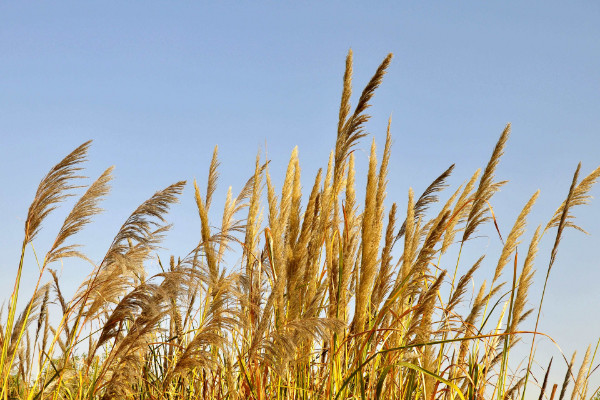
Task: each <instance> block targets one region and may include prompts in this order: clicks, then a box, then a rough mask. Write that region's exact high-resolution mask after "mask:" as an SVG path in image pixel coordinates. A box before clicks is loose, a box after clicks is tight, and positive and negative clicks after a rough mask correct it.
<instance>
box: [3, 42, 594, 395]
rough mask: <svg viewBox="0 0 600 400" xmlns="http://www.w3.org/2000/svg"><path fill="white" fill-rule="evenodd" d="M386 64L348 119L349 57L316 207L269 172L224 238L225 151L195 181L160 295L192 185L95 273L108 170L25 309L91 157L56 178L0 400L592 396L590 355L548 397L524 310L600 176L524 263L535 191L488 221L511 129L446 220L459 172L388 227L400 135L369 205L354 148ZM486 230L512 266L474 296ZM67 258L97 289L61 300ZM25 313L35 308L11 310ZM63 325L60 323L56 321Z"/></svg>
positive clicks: (238, 203)
mask: <svg viewBox="0 0 600 400" xmlns="http://www.w3.org/2000/svg"><path fill="white" fill-rule="evenodd" d="M390 61H391V55H389V56H388V57H386V59H385V60H384V61H383V63H382V64H381V65H380V67H379V68H378V69H377V71H376V73H375V75H374V76H373V78H372V79H371V81H370V82H369V83H368V84H367V86H366V87H365V89H364V90H363V92H362V93H361V95H360V97H359V100H358V102H357V105H356V106H355V107H354V109H353V108H352V107H351V105H350V98H351V87H352V85H351V80H352V54H351V53H349V55H348V58H347V62H346V73H345V75H344V87H343V94H342V101H341V105H340V113H339V124H338V132H337V139H336V145H335V149H334V150H333V151H332V153H331V156H330V159H329V161H328V164H327V165H326V168H325V169H324V170H320V171H319V172H318V174H317V176H316V177H315V178H314V180H313V181H312V184H311V185H310V186H309V187H310V190H308V191H306V190H305V191H304V193H303V189H302V185H301V182H300V178H301V174H300V163H299V159H298V152H297V149H294V151H293V152H292V154H291V157H290V161H289V164H288V168H287V171H286V174H285V180H284V182H283V185H282V187H281V188H280V189H277V188H275V187H274V185H273V183H272V181H271V178H270V174H269V166H268V162H267V161H266V160H262V159H260V157H258V158H257V160H256V164H255V168H254V170H253V171H252V170H251V171H248V177H249V180H248V182H247V183H246V185H245V186H244V187H243V188H242V189H241V190H240V191H239V193H238V194H237V195H234V194H233V193H232V192H231V191H230V192H229V193H228V195H227V198H226V199H225V200H224V202H223V203H222V209H223V212H222V217H221V219H220V220H219V221H214V220H213V221H211V220H210V219H209V215H213V212H210V213H209V211H210V210H211V207H212V208H214V207H216V206H217V201H216V199H213V193H214V191H215V187H216V185H217V180H218V164H219V162H218V160H217V149H216V148H215V152H214V155H213V159H212V161H211V163H210V167H209V176H208V185H207V188H206V190H202V189H201V188H199V187H198V185H197V184H196V183H195V182H194V196H195V200H196V205H197V210H198V218H199V219H200V221H201V227H202V229H201V232H199V236H198V246H197V247H195V248H193V249H190V251H189V253H188V254H183V255H180V256H179V257H171V259H170V261H169V262H168V263H166V262H165V263H164V264H163V262H162V261H161V264H160V265H161V268H162V271H163V272H161V273H159V274H157V275H154V276H149V274H148V272H147V268H146V265H147V263H148V260H149V259H150V258H152V257H155V251H156V249H157V246H158V245H159V244H160V243H161V240H162V238H163V237H164V235H165V234H166V233H167V230H168V229H169V227H170V226H169V225H168V221H167V218H166V217H167V213H168V210H169V207H170V206H171V205H172V204H173V203H175V202H176V201H177V199H178V197H179V196H180V195H181V193H182V190H183V188H184V185H185V182H178V183H175V184H173V185H171V186H169V187H167V188H165V189H163V190H160V191H158V192H157V193H156V194H155V195H154V196H152V197H151V198H150V199H148V200H147V201H145V202H144V203H143V204H141V205H140V206H139V207H138V208H137V209H135V210H134V211H133V213H132V214H131V216H130V217H129V218H128V219H127V220H126V221H125V222H124V223H123V225H122V227H121V229H120V230H119V232H118V234H117V235H116V237H115V238H114V239H113V240H112V242H111V244H110V246H109V248H108V249H107V251H106V254H105V256H104V258H103V259H102V260H101V261H100V262H98V263H95V262H93V261H92V260H89V259H88V258H87V257H86V256H85V255H84V254H82V253H81V252H80V251H79V247H78V246H77V245H75V244H73V243H75V242H74V241H73V240H74V236H75V235H76V234H77V233H78V232H79V231H80V230H81V229H83V228H85V226H86V225H87V224H88V223H89V222H91V219H92V217H93V216H94V215H95V214H97V213H98V212H100V208H99V202H100V201H101V200H102V198H103V197H105V196H106V195H107V194H108V192H109V183H110V180H111V171H112V169H108V170H106V171H105V172H104V173H103V174H102V175H101V176H100V177H99V178H98V179H97V180H96V181H95V182H94V183H93V184H92V185H90V186H89V187H88V188H87V189H86V191H85V192H84V194H83V195H82V196H81V198H80V200H79V201H77V202H76V204H75V206H74V207H73V210H72V211H71V212H70V213H69V215H68V216H67V218H66V219H65V221H64V224H63V225H62V226H61V227H60V228H59V231H58V234H57V237H56V239H55V241H54V242H53V244H52V246H51V248H50V250H48V251H47V252H46V253H45V255H44V256H43V258H37V260H38V267H39V271H40V272H39V276H36V277H35V278H34V279H35V280H36V282H37V283H36V285H35V289H34V294H33V295H32V296H31V298H30V299H27V301H23V299H22V293H20V283H21V281H22V280H23V279H25V278H24V276H23V275H22V273H23V269H24V260H25V254H26V252H28V251H33V246H34V241H35V239H36V236H37V234H38V232H39V231H40V229H41V227H42V222H43V221H44V219H45V217H46V216H47V215H48V214H49V213H50V212H52V211H53V210H54V208H55V207H57V206H58V205H59V204H60V203H61V202H62V201H63V200H64V199H65V197H66V196H67V195H69V194H71V193H72V192H73V191H74V190H76V189H77V188H78V187H79V186H78V185H79V181H78V178H79V177H78V171H79V169H80V168H81V163H82V162H83V161H84V160H85V156H86V152H87V150H88V147H89V145H90V143H89V142H88V143H85V144H83V145H82V146H80V147H78V148H77V149H76V150H74V151H73V152H72V153H71V154H69V155H68V156H67V157H66V158H65V159H64V160H62V161H61V162H60V163H59V164H57V165H56V166H55V167H53V168H52V170H51V171H50V172H49V173H48V174H47V175H46V176H45V177H44V178H43V180H42V182H41V183H40V186H39V189H38V191H37V193H36V196H35V198H34V200H33V202H32V204H31V207H30V208H29V211H28V215H27V219H26V224H25V235H24V239H23V245H22V251H21V258H20V261H19V263H18V268H17V269H16V270H15V272H16V277H15V285H14V290H13V292H12V293H11V295H10V299H9V303H8V305H7V307H6V310H3V311H4V314H3V315H4V317H3V318H0V320H1V321H2V322H1V324H2V325H1V326H2V330H1V331H2V336H1V337H0V344H1V357H0V371H1V375H0V376H1V378H2V395H1V397H2V398H3V399H17V398H18V399H44V398H45V399H63V398H67V399H95V398H103V399H124V398H135V399H349V398H352V399H376V398H386V399H427V400H428V399H481V398H486V399H501V400H502V399H508V398H518V397H524V396H525V392H526V391H527V396H529V397H531V396H536V397H537V396H538V395H539V396H540V398H542V397H546V398H556V399H559V398H561V399H562V398H563V397H564V396H567V395H568V396H571V398H574V399H579V398H581V399H583V398H589V397H591V396H592V395H593V393H592V392H593V391H594V390H593V388H589V387H588V381H589V377H590V374H591V371H590V366H591V365H592V364H593V359H594V357H595V355H596V350H595V349H594V348H591V347H590V348H588V350H587V352H586V354H585V356H584V358H583V361H582V362H578V367H576V366H575V361H574V360H575V357H573V359H572V360H571V362H570V364H569V365H568V367H567V366H566V365H561V366H560V367H564V371H565V372H566V375H565V380H564V381H563V382H557V383H556V384H555V383H554V382H548V379H547V376H548V375H547V371H548V370H549V369H550V366H548V367H547V368H546V378H544V377H536V378H537V379H534V377H533V376H532V374H531V366H532V363H533V351H534V348H535V341H536V340H537V337H539V335H540V334H539V333H538V334H534V333H533V332H523V331H522V330H521V328H520V326H521V323H522V322H523V321H524V320H525V319H526V318H527V317H528V316H530V315H532V317H533V318H535V319H536V321H535V330H537V326H538V322H539V317H540V311H541V309H542V307H543V295H542V299H534V300H533V303H535V304H539V307H538V308H537V309H536V310H528V309H527V304H528V288H529V286H530V285H531V283H532V280H533V276H534V271H535V269H534V265H535V260H536V254H537V251H538V246H539V244H540V242H541V241H542V240H546V241H549V242H550V243H552V245H553V247H552V251H551V254H550V262H549V264H548V265H546V266H538V267H537V269H538V270H544V271H547V273H546V275H545V282H547V279H548V275H549V273H550V272H551V269H552V266H553V263H554V259H555V256H556V254H557V251H558V248H559V244H560V240H561V237H562V236H563V235H564V233H565V231H566V229H567V228H575V229H581V228H579V227H578V226H577V225H575V222H574V215H573V211H574V208H575V207H577V206H580V205H583V204H585V203H587V202H588V201H589V199H590V197H589V195H588V193H589V191H590V189H591V187H592V186H593V184H594V183H595V182H596V180H597V179H598V176H600V168H598V169H596V170H594V171H592V172H591V173H590V174H589V175H587V176H586V177H585V178H583V179H580V178H579V174H580V166H578V167H577V170H576V172H575V174H574V177H573V180H572V182H571V183H570V185H569V182H565V188H564V192H565V200H564V202H563V203H562V204H560V205H559V207H558V208H557V210H556V212H555V213H554V214H553V215H551V216H549V217H550V218H549V221H548V222H547V223H546V224H545V225H540V226H539V227H537V229H535V233H534V234H533V236H532V239H531V241H530V242H529V244H528V245H523V246H522V247H521V248H520V249H521V253H519V252H518V246H517V245H518V244H519V243H520V242H521V240H522V238H523V235H524V233H525V231H526V225H527V217H528V215H529V213H530V211H531V209H532V208H533V207H534V204H535V201H536V199H537V196H538V192H535V193H532V194H531V197H530V198H529V200H528V201H527V202H526V203H525V204H524V205H523V208H522V210H521V211H520V213H519V215H518V217H517V219H516V221H515V223H514V225H513V227H512V229H511V230H510V231H509V232H500V231H499V230H498V224H497V221H496V220H495V216H494V214H493V204H494V194H495V193H496V192H497V191H498V190H499V188H500V187H501V186H502V185H503V184H504V183H505V182H500V181H497V180H496V178H495V171H496V167H497V165H498V163H499V161H500V159H501V156H502V153H503V151H504V148H505V146H506V143H507V141H508V138H509V135H510V126H506V128H505V129H504V130H503V132H502V134H501V136H500V139H499V140H498V142H497V144H496V146H495V148H494V149H493V150H492V155H491V157H490V160H489V162H488V163H487V165H486V166H484V167H483V168H482V170H478V171H476V172H475V173H474V174H473V175H472V176H469V177H466V180H465V183H464V184H463V185H462V186H460V187H459V188H456V189H455V190H453V191H450V194H449V195H448V197H447V199H446V200H445V202H443V203H440V208H441V210H440V211H439V212H437V213H432V212H431V210H429V206H430V205H432V204H433V203H435V202H438V200H439V199H438V196H439V195H440V194H441V192H442V190H443V189H444V188H445V187H446V186H447V185H446V180H447V178H448V177H449V176H450V174H451V173H452V171H453V168H454V166H451V167H450V168H448V169H447V170H445V171H444V172H443V173H442V174H441V175H440V176H439V177H438V178H437V179H435V180H434V181H433V182H432V183H431V184H430V185H429V187H428V188H427V189H426V190H425V191H424V192H423V193H422V194H421V195H419V196H415V195H414V193H413V192H412V190H411V191H409V193H408V194H407V196H408V207H407V209H406V210H400V209H399V208H398V206H397V205H396V203H393V205H392V206H391V207H390V209H389V210H387V209H386V208H385V203H386V186H387V183H388V161H389V158H390V155H391V133H390V129H389V127H388V134H387V138H386V142H385V143H384V146H383V152H382V156H381V158H378V156H377V150H376V146H375V143H373V145H372V147H371V153H370V156H369V166H368V170H367V171H366V177H367V179H366V188H365V189H364V190H359V189H358V188H357V187H356V184H355V173H356V171H355V167H354V155H353V148H354V146H355V145H356V144H357V143H358V142H359V141H360V140H361V139H362V138H363V137H364V136H366V133H365V131H364V124H365V122H366V121H367V120H368V118H369V116H368V115H367V114H366V111H367V109H368V107H369V102H370V101H371V99H372V97H373V95H374V92H375V90H376V89H377V87H378V86H379V85H380V84H381V82H382V79H383V76H384V74H385V71H386V69H387V67H388V65H389V63H390ZM359 198H360V199H362V198H364V202H361V201H360V200H359ZM486 224H491V225H492V226H493V227H494V228H495V229H496V231H497V234H498V240H500V241H501V242H502V245H503V248H502V251H501V253H500V254H496V255H493V254H489V255H487V256H486V260H487V261H488V262H489V260H490V258H494V257H495V258H496V259H497V261H495V262H494V263H493V264H494V269H493V271H492V272H491V273H490V274H489V279H488V280H487V281H484V282H475V281H474V276H475V273H476V271H477V270H478V269H479V268H480V267H481V266H482V264H483V254H482V258H480V259H479V260H478V261H477V262H476V263H474V264H472V265H468V264H467V265H465V262H464V261H463V260H461V254H462V251H463V248H465V247H467V246H472V242H471V239H472V238H473V237H474V235H475V233H476V232H477V231H478V230H479V229H480V228H482V227H483V226H484V225H486ZM217 227H218V228H217ZM50 229H52V228H51V227H50ZM470 250H471V251H473V249H470ZM230 253H234V254H237V255H238V256H239V257H241V262H240V263H238V264H236V265H228V264H227V261H228V260H230V259H234V258H235V257H229V256H228V255H229V254H230ZM70 257H79V258H82V259H84V260H87V261H88V262H89V263H90V265H91V272H90V273H89V275H88V277H87V278H86V279H85V281H84V282H82V283H81V285H80V287H79V288H78V289H77V291H76V293H75V295H74V296H73V298H71V299H65V298H63V295H62V291H61V287H60V278H59V276H58V275H57V274H56V273H55V272H54V271H53V270H52V269H51V266H52V265H53V264H54V263H56V262H59V261H64V260H66V259H68V258H70ZM239 257H238V258H239ZM26 279H33V278H32V277H27V278H26ZM538 279H541V278H540V277H539V276H538ZM473 285H474V287H475V288H476V289H475V291H474V292H473V293H469V292H470V290H469V288H470V287H471V286H473ZM544 293H545V285H544ZM20 297H21V299H20ZM19 299H20V300H21V301H20V302H19V303H18V301H19ZM18 304H20V305H22V304H24V308H23V309H21V310H17V305H18ZM52 304H54V305H55V306H51V305H52ZM50 311H56V312H58V315H56V316H54V317H53V318H52V319H51V318H50V316H49V314H50ZM525 334H526V335H529V338H530V339H531V341H532V342H533V343H532V344H531V350H530V356H529V358H528V359H526V360H525V361H524V363H525V367H524V368H521V369H519V370H518V371H517V372H514V371H513V370H512V369H511V365H512V363H511V360H512V358H511V350H512V349H514V346H515V345H517V344H518V343H519V337H520V336H522V335H525ZM556 364H560V363H559V362H557V361H555V367H554V368H557V366H556ZM565 364H566V363H565ZM570 382H573V383H572V384H571V387H570V388H569V387H567V386H568V385H569V383H570Z"/></svg>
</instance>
